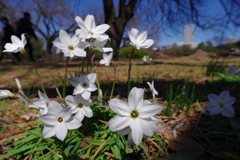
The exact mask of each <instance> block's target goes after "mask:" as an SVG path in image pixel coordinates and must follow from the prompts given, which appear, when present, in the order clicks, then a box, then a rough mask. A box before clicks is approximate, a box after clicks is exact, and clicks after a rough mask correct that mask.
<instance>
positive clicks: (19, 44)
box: [11, 35, 23, 47]
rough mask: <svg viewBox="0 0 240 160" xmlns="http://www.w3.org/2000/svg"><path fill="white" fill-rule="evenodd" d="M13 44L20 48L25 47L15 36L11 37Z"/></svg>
mask: <svg viewBox="0 0 240 160" xmlns="http://www.w3.org/2000/svg"><path fill="white" fill-rule="evenodd" d="M11 40H12V43H13V44H15V45H16V46H18V47H23V44H22V41H21V40H20V39H19V38H18V37H17V36H15V35H12V36H11Z"/></svg>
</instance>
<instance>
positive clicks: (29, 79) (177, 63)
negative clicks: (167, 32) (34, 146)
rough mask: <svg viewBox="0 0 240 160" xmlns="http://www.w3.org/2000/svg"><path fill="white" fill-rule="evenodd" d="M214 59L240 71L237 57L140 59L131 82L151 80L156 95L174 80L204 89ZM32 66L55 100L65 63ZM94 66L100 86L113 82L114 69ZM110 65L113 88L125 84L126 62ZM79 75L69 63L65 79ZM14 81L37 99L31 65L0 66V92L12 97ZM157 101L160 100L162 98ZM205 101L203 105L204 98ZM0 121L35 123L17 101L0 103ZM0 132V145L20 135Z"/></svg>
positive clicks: (77, 63) (7, 63) (30, 112)
mask: <svg viewBox="0 0 240 160" xmlns="http://www.w3.org/2000/svg"><path fill="white" fill-rule="evenodd" d="M213 59H214V60H218V61H219V62H221V63H222V64H224V65H226V66H228V65H235V66H238V67H240V57H231V56H229V57H219V58H216V57H212V56H211V55H209V54H204V55H202V54H194V55H191V56H184V57H171V56H166V55H163V56H158V57H155V58H153V60H152V61H151V63H150V64H148V65H145V64H143V62H142V60H141V59H136V60H133V61H132V71H131V73H132V74H131V77H132V79H133V80H134V82H136V83H137V85H138V87H143V88H146V87H148V86H147V85H146V84H145V82H146V81H151V80H152V79H154V80H155V81H156V84H155V88H156V89H157V90H158V91H163V90H165V89H166V88H164V87H162V86H161V84H160V83H162V82H163V81H164V82H167V81H171V82H172V81H176V83H177V82H178V81H177V80H184V81H190V82H192V83H194V84H199V85H204V84H205V83H206V82H207V81H208V80H210V79H211V77H207V76H206V74H205V73H206V67H207V65H208V64H209V63H210V61H211V60H213ZM35 64H36V67H37V68H38V72H39V73H40V75H41V79H42V82H43V84H44V86H45V88H46V90H47V92H54V94H50V95H49V97H50V98H51V99H56V92H55V88H60V89H61V86H62V84H63V79H64V75H65V61H58V60H54V59H51V60H39V61H37V62H36V63H35ZM94 64H95V65H96V67H95V70H94V71H93V72H96V73H97V77H98V80H99V82H100V84H107V85H109V84H110V85H111V83H112V81H113V80H114V69H113V67H107V66H100V65H99V60H95V61H94ZM112 64H114V65H115V66H116V74H117V75H116V84H118V83H125V82H126V81H127V69H128V60H127V59H119V60H117V61H116V60H113V61H112ZM80 71H81V60H72V61H70V62H69V65H68V75H67V76H68V77H74V76H78V75H79V73H80ZM15 78H18V79H19V80H20V82H21V84H22V87H23V89H24V91H25V93H26V94H27V96H29V97H30V99H31V100H32V99H33V98H36V97H37V92H36V91H37V89H40V85H39V83H38V78H37V76H36V74H35V71H34V68H33V67H32V64H31V62H29V61H27V60H23V61H22V62H15V63H12V62H11V60H5V61H3V62H0V89H9V90H11V91H12V92H13V93H16V92H17V87H16V84H15ZM103 86H104V85H103ZM160 86H161V87H160ZM29 88H30V89H29ZM32 88H34V89H32ZM108 88H110V89H111V86H108ZM234 89H236V90H237V88H232V90H234ZM238 92H239V91H238ZM216 94H218V93H216ZM114 96H116V95H114ZM159 98H160V99H161V98H162V97H161V94H160V97H159ZM204 98H205V101H206V100H207V99H206V97H204ZM205 104H206V103H205ZM195 111H196V112H195ZM191 114H192V115H191V118H192V119H194V121H195V122H196V121H197V120H198V118H199V109H196V108H194V110H193V111H192V112H191ZM0 117H2V118H5V119H7V120H9V121H11V122H13V123H17V124H19V125H20V126H24V124H25V123H26V122H28V121H30V120H37V119H38V115H37V114H36V112H35V111H33V110H26V109H25V104H23V102H21V101H20V100H19V99H18V98H17V97H13V98H10V99H4V100H0ZM25 127H28V129H30V128H31V126H25ZM0 128H1V132H2V134H1V132H0V142H2V141H4V140H5V139H7V138H8V137H10V136H11V135H15V134H18V133H20V132H21V131H20V130H16V129H13V127H11V126H7V125H3V124H0Z"/></svg>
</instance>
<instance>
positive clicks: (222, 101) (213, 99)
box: [205, 91, 236, 117]
mask: <svg viewBox="0 0 240 160" xmlns="http://www.w3.org/2000/svg"><path fill="white" fill-rule="evenodd" d="M208 99H209V101H210V102H209V103H208V104H207V105H206V107H205V109H206V110H208V111H210V115H216V114H218V113H221V114H222V115H224V116H225V117H234V116H235V112H234V109H233V107H232V104H233V103H234V102H235V100H236V98H234V97H229V92H228V91H222V92H221V93H220V95H219V96H217V95H216V94H208Z"/></svg>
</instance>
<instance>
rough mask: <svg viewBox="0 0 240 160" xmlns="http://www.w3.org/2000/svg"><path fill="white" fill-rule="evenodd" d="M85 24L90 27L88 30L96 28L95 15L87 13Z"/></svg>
mask: <svg viewBox="0 0 240 160" xmlns="http://www.w3.org/2000/svg"><path fill="white" fill-rule="evenodd" d="M84 24H85V26H86V28H87V29H88V31H92V29H93V28H95V26H96V24H95V19H94V16H93V15H87V16H86V18H85V20H84Z"/></svg>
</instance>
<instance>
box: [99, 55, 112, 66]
mask: <svg viewBox="0 0 240 160" xmlns="http://www.w3.org/2000/svg"><path fill="white" fill-rule="evenodd" d="M112 57H113V53H110V54H106V53H103V59H102V60H100V64H105V66H109V65H110V63H111V60H112Z"/></svg>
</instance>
